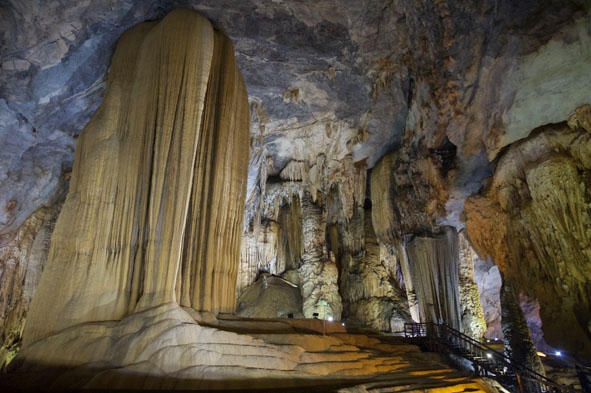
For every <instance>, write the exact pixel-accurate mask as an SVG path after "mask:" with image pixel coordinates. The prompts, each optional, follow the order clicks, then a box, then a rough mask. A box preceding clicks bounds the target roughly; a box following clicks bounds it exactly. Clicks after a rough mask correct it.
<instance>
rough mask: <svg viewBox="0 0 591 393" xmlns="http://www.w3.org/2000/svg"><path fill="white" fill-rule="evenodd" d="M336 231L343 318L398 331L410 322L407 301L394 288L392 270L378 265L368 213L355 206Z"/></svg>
mask: <svg viewBox="0 0 591 393" xmlns="http://www.w3.org/2000/svg"><path fill="white" fill-rule="evenodd" d="M338 228H339V233H340V234H341V236H340V237H341V238H342V239H343V241H342V247H343V250H342V256H341V263H340V267H341V278H340V292H341V294H342V296H343V305H344V314H345V315H346V316H347V319H348V320H349V321H352V322H355V323H360V324H361V325H362V326H368V327H372V328H375V329H378V330H382V331H401V330H402V327H403V326H404V323H405V322H409V321H410V315H409V311H408V302H407V301H406V299H405V296H404V294H403V291H402V290H401V289H400V288H399V287H398V286H396V283H397V281H396V277H395V276H396V270H395V269H393V270H390V271H389V270H388V268H387V267H386V266H384V265H383V263H382V258H381V256H382V255H381V248H380V245H379V243H378V240H377V238H376V235H375V233H374V231H373V227H372V223H371V211H370V210H365V209H364V208H362V207H358V208H357V209H356V212H355V214H353V217H352V218H351V220H350V221H349V222H348V223H342V224H340V225H338ZM354 240H356V241H354Z"/></svg>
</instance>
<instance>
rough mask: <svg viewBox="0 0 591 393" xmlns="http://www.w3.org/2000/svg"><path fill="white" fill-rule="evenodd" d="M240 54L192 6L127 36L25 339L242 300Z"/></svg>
mask: <svg viewBox="0 0 591 393" xmlns="http://www.w3.org/2000/svg"><path fill="white" fill-rule="evenodd" d="M189 37H190V39H189ZM233 57H234V56H233V50H232V45H231V43H230V42H229V40H228V39H227V38H226V37H224V36H223V35H222V34H221V33H218V32H215V31H214V30H213V28H212V26H211V24H210V23H209V22H208V21H207V20H206V19H205V18H204V17H202V16H200V15H199V14H197V13H195V12H193V11H174V12H172V13H171V14H169V15H168V16H167V18H165V19H164V20H162V21H161V22H149V23H143V24H140V25H137V26H136V27H134V28H133V29H130V30H129V31H128V32H126V33H125V34H124V36H123V37H122V38H121V40H120V41H119V43H118V45H117V50H116V53H115V56H114V58H113V63H112V67H111V71H110V75H109V81H108V88H107V92H106V94H105V98H104V100H103V103H102V105H101V107H100V108H99V110H98V111H97V112H96V114H95V115H94V117H93V119H92V121H91V122H90V123H89V124H88V126H87V127H86V129H85V130H84V132H83V133H82V134H81V136H80V139H79V143H78V146H77V149H76V157H75V166H74V172H73V175H72V184H71V187H70V191H69V193H68V197H67V199H66V202H65V204H64V207H63V209H62V212H61V215H60V217H59V219H58V222H57V224H56V228H55V231H54V234H53V237H52V244H51V250H50V255H49V261H48V264H47V267H46V270H45V271H44V274H43V276H42V278H41V282H40V284H39V288H38V290H37V294H36V296H35V298H34V300H33V303H32V305H31V312H30V317H29V319H28V321H27V325H26V329H25V337H24V340H25V345H27V344H32V343H34V342H35V341H37V340H39V339H42V338H44V337H47V336H50V335H52V334H54V333H56V332H58V331H60V330H63V329H65V328H68V327H71V326H73V325H76V324H80V323H84V322H91V321H101V320H118V319H121V318H123V317H125V316H126V315H128V314H130V313H132V312H133V311H134V310H137V309H146V308H150V307H155V306H158V305H160V304H164V303H169V302H177V303H179V304H181V305H184V306H189V307H192V308H195V309H202V310H210V311H213V312H218V311H232V310H233V309H234V305H235V292H234V291H235V290H234V288H235V282H236V272H237V264H238V257H239V256H238V252H239V241H240V231H241V227H242V226H241V217H242V209H243V202H242V201H243V195H244V189H245V181H246V163H247V160H248V106H247V98H246V91H245V88H244V84H243V83H242V79H241V77H240V74H239V72H238V70H237V68H236V65H235V62H234V61H233ZM222 234H223V235H222Z"/></svg>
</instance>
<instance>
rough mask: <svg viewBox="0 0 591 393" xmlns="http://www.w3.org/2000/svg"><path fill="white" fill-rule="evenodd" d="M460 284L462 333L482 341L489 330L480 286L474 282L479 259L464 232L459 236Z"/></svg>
mask: <svg viewBox="0 0 591 393" xmlns="http://www.w3.org/2000/svg"><path fill="white" fill-rule="evenodd" d="M458 249H459V261H458V262H459V266H458V282H459V291H460V294H459V296H460V308H461V311H460V312H461V318H462V329H461V330H462V332H463V333H464V334H467V335H469V336H470V337H472V338H474V339H475V340H478V341H481V340H482V338H483V337H484V333H485V331H486V330H487V325H486V321H485V319H484V311H483V308H482V304H481V303H480V293H479V291H478V285H476V282H475V281H474V278H475V277H474V269H475V267H474V264H475V261H476V260H477V259H478V256H477V255H476V252H474V249H473V248H472V246H471V245H470V243H469V242H468V239H467V238H466V235H465V233H464V232H460V233H459V234H458Z"/></svg>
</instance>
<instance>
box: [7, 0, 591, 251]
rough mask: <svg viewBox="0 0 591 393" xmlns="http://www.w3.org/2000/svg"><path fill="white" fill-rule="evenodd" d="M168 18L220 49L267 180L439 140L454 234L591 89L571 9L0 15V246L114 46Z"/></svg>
mask: <svg viewBox="0 0 591 393" xmlns="http://www.w3.org/2000/svg"><path fill="white" fill-rule="evenodd" d="M173 8H192V9H195V10H198V11H200V12H201V13H202V14H204V15H205V16H206V17H207V18H208V19H210V21H212V23H213V25H214V26H215V27H216V28H218V29H220V30H222V31H224V32H225V33H226V34H228V36H229V37H230V38H231V39H232V41H233V43H234V47H235V52H236V58H237V61H238V65H239V68H240V70H241V72H242V74H243V76H244V80H245V83H246V86H247V91H248V95H249V100H250V105H251V148H252V151H258V152H259V154H260V155H262V156H265V157H266V163H267V164H266V165H267V166H268V168H267V173H268V175H271V176H272V175H276V174H278V173H279V172H280V171H281V170H282V169H283V168H284V167H285V166H286V165H287V163H288V162H290V161H306V162H314V161H315V160H316V159H317V157H318V156H319V155H324V156H325V162H328V163H329V164H328V166H329V167H330V163H333V162H335V163H336V162H339V161H340V160H342V159H343V158H344V157H345V156H352V158H353V161H355V162H363V161H364V162H365V163H366V164H367V166H368V167H369V168H371V167H373V166H374V164H375V163H376V161H377V160H378V159H379V158H380V157H381V156H382V155H383V154H385V153H386V152H388V151H390V150H395V149H398V148H400V147H401V146H403V145H404V146H410V147H414V146H419V145H420V146H421V147H422V148H426V149H432V148H437V147H438V146H440V145H441V144H442V143H443V141H444V140H445V138H446V137H447V139H449V141H451V142H452V143H453V144H454V145H456V146H457V148H458V157H459V160H458V162H457V167H458V168H459V171H457V173H456V175H455V178H454V180H453V184H452V187H451V188H452V190H451V194H450V195H451V199H450V202H449V203H448V209H449V211H448V219H450V220H452V221H453V222H454V223H456V224H458V225H460V224H459V221H458V217H459V213H460V212H461V208H462V205H463V202H462V198H465V197H466V196H467V195H469V194H470V193H473V192H475V191H476V190H478V188H479V187H480V186H481V185H482V180H483V179H484V178H485V177H486V176H489V175H490V173H491V164H490V162H492V161H493V160H494V158H495V157H496V156H497V154H498V152H499V151H500V150H501V149H502V148H503V147H504V146H506V145H508V144H510V143H512V142H514V141H516V140H519V139H521V138H523V137H525V136H527V135H528V134H529V132H530V131H531V130H532V129H534V128H536V127H537V126H539V125H542V124H547V123H553V122H559V121H564V120H565V119H566V118H567V117H568V114H569V113H570V112H572V111H573V110H574V109H575V108H576V107H577V106H578V105H580V104H582V103H584V100H585V98H586V97H585V94H586V93H585V92H586V91H589V90H588V89H585V88H584V87H585V86H589V87H591V81H590V79H589V73H588V72H587V73H586V72H585V71H586V70H588V66H589V54H588V49H587V50H585V49H584V48H585V47H587V48H588V45H587V46H586V45H585V44H586V43H587V44H588V42H589V35H590V34H589V29H590V26H589V21H588V19H589V17H588V13H587V10H588V8H589V7H588V2H584V1H542V2H538V1H525V2H512V1H468V2H465V1H440V2H430V1H418V0H404V1H383V0H368V1H352V0H351V1H336V0H325V1H308V0H303V1H152V2H144V1H130V0H127V1H124V0H120V1H98V2H95V1H93V2H90V1H83V2H79V1H76V2H74V1H49V2H48V1H40V0H39V1H35V0H30V1H3V2H2V13H1V15H2V16H1V18H0V32H1V34H2V36H1V42H0V45H1V49H0V53H1V56H2V57H1V67H2V73H1V75H0V89H1V90H0V91H1V95H0V124H1V128H2V133H1V134H0V138H1V143H2V146H3V147H2V152H1V154H0V164H1V166H2V168H4V169H5V170H3V171H2V173H1V174H0V189H1V193H0V224H1V227H0V242H2V243H5V242H6V241H8V240H9V239H10V238H11V237H12V236H14V233H15V230H16V229H17V228H18V227H19V225H20V224H21V223H22V222H23V221H24V219H25V218H26V217H28V216H29V215H30V214H31V213H32V212H33V211H35V210H36V209H38V208H39V207H40V206H43V205H47V204H51V201H52V200H53V199H55V198H56V195H58V194H59V193H60V190H62V189H63V183H64V181H63V180H64V176H63V174H64V173H67V172H69V170H70V169H71V165H72V160H73V151H74V146H75V144H76V138H77V136H78V134H79V133H80V132H81V130H82V128H83V127H84V125H85V124H86V123H87V122H88V120H89V118H90V116H91V115H92V113H93V112H94V110H95V109H96V108H97V106H98V104H99V103H100V100H101V97H102V93H103V91H104V86H105V80H106V77H105V76H106V74H107V71H108V67H109V61H110V57H111V55H112V52H113V50H114V46H115V44H116V42H117V39H118V38H119V36H120V35H121V34H122V32H123V31H125V30H126V29H127V28H129V27H130V26H132V25H134V24H135V23H138V22H140V21H144V20H152V19H157V18H161V17H162V16H164V15H165V14H166V13H167V12H169V11H170V10H171V9H173ZM581 20H582V22H581ZM576 21H579V22H578V23H575V22H576ZM585 53H587V54H586V55H585ZM556 73H560V75H562V79H559V80H558V82H557V78H556V77H555V75H556ZM533 81H537V82H538V84H537V86H538V87H537V88H534V87H533V86H532V83H533ZM575 84H576V86H577V87H578V88H577V92H575V93H572V91H571V90H572V89H569V88H568V86H573V85H575ZM540 86H541V87H540ZM557 86H559V87H560V88H557ZM581 86H582V87H581ZM567 92H569V93H568V101H566V100H564V98H565V97H566V96H567ZM534 115H535V116H534ZM335 165H336V164H335ZM252 170H253V168H252V166H251V171H252ZM329 171H330V168H329ZM456 205H457V206H456Z"/></svg>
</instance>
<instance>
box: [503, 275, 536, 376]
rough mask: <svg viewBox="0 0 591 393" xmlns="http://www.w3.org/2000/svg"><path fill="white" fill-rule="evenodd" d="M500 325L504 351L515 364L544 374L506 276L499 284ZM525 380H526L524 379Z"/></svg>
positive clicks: (513, 290) (516, 297)
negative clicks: (501, 283) (501, 314)
mask: <svg viewBox="0 0 591 393" xmlns="http://www.w3.org/2000/svg"><path fill="white" fill-rule="evenodd" d="M501 306H502V313H503V316H502V326H503V337H504V338H503V340H504V343H505V352H506V353H507V355H508V356H509V357H510V358H511V359H513V361H514V362H515V363H517V364H520V365H523V366H525V367H527V368H529V369H530V370H534V371H536V372H537V373H540V374H542V375H543V374H544V366H543V365H542V362H541V361H540V357H539V356H538V355H537V352H536V348H535V347H534V343H533V342H532V338H531V335H530V331H529V328H528V326H527V322H526V321H525V317H524V315H523V311H522V310H521V308H520V307H519V298H518V296H517V295H516V293H515V288H514V287H513V285H512V284H511V283H509V282H508V280H507V279H506V278H503V285H502V286H501ZM526 382H527V381H526Z"/></svg>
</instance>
